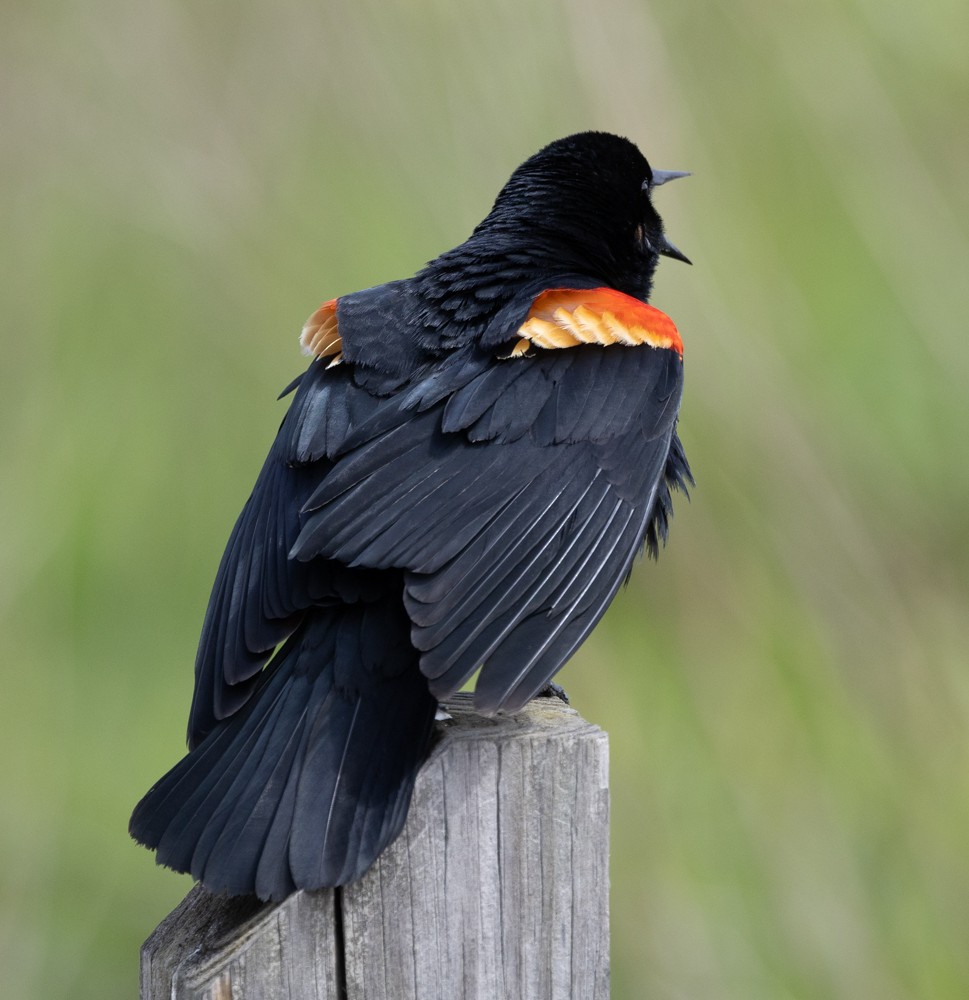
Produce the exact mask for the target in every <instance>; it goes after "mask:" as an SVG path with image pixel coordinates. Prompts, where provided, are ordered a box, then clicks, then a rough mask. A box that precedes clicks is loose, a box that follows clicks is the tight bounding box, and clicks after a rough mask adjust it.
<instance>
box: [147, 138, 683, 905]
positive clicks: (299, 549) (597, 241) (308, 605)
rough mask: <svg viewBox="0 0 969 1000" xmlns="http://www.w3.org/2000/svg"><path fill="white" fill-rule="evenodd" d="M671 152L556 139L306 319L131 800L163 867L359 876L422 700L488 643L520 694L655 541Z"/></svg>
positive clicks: (670, 431)
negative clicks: (168, 752) (488, 200)
mask: <svg viewBox="0 0 969 1000" xmlns="http://www.w3.org/2000/svg"><path fill="white" fill-rule="evenodd" d="M679 176H682V175H681V174H679V173H676V172H671V171H669V172H668V171H657V170H651V169H650V167H649V164H648V163H647V162H646V160H645V159H644V158H643V156H642V154H641V153H640V152H639V150H638V149H637V148H636V147H635V146H634V145H633V144H632V143H630V142H629V141H627V140H626V139H621V138H619V137H618V136H614V135H608V134H605V133H596V132H588V133H582V134H579V135H574V136H571V137H569V138H566V139H561V140H559V141H558V142H553V143H552V144H551V145H549V146H547V147H546V148H545V149H543V150H541V151H540V152H539V153H537V154H536V155H535V156H533V157H531V158H530V159H529V160H527V161H526V162H525V163H523V164H522V165H521V166H520V167H519V168H518V169H517V170H516V171H515V172H514V173H513V174H512V176H511V179H510V180H509V181H508V183H507V184H506V185H505V186H504V188H503V189H502V191H501V193H500V194H499V195H498V198H497V200H496V201H495V204H494V207H493V208H492V210H491V212H490V213H489V215H488V216H487V218H486V219H485V220H484V221H483V222H482V223H481V224H480V225H479V226H478V227H477V228H476V229H475V230H474V232H473V233H472V234H471V236H470V237H469V238H468V239H467V240H466V241H465V242H464V243H462V244H461V245H460V246H458V247H455V248H454V249H453V250H449V251H448V252H447V253H444V254H442V255H441V256H440V257H438V258H437V259H436V260H434V261H432V262H431V263H430V264H428V265H427V266H426V267H425V268H424V269H423V270H422V271H420V272H419V273H418V274H417V275H416V276H414V277H413V278H410V279H408V280H405V281H392V282H390V283H389V284H385V285H378V286H377V287H376V288H370V289H367V290H366V291H362V292H356V293H354V294H352V295H345V296H343V297H341V298H339V299H333V300H331V301H329V302H326V303H324V304H323V305H322V306H320V308H319V309H318V310H317V311H316V312H315V313H314V314H313V315H312V316H311V317H310V319H309V321H308V322H307V324H306V326H305V327H304V330H303V337H302V342H303V346H304V348H305V349H306V351H307V353H309V354H310V355H312V356H313V360H312V362H311V363H310V366H309V368H308V369H307V371H305V372H304V373H303V374H302V375H301V376H300V377H299V378H298V379H296V381H295V382H294V383H293V384H292V385H291V386H290V387H289V389H287V390H286V392H287V393H288V392H292V391H293V390H295V396H294V397H293V401H292V403H291V404H290V408H289V412H288V413H287V414H286V417H285V419H284V420H283V423H282V426H281V427H280V430H279V434H278V436H277V438H276V441H275V443H274V444H273V447H272V450H271V451H270V453H269V457H268V458H267V460H266V463H265V465H264V466H263V469H262V472H261V473H260V474H259V478H258V480H257V481H256V485H255V488H254V490H253V492H252V496H250V498H249V500H248V502H247V503H246V506H245V508H244V509H243V511H242V514H241V515H240V517H239V520H238V521H237V523H236V525H235V528H234V529H233V531H232V535H231V537H230V539H229V543H228V546H227V548H226V551H225V555H224V556H223V558H222V563H221V565H220V566H219V571H218V575H217V577H216V580H215V585H214V587H213V590H212V596H211V599H210V601H209V606H208V611H207V613H206V616H205V623H204V625H203V628H202V636H201V640H200V643H199V651H198V657H197V660H196V665H195V696H194V699H193V702H192V710H191V716H190V719H189V728H188V741H189V748H190V751H189V753H188V755H187V756H186V757H185V758H184V759H183V760H182V761H181V762H180V763H179V764H177V765H176V766H175V767H174V768H173V769H172V770H171V771H169V772H168V774H166V775H165V777H163V778H162V779H161V780H160V781H159V782H158V783H157V784H156V785H155V786H154V787H153V788H152V789H151V790H150V791H149V792H148V794H147V795H146V796H145V797H144V799H142V801H141V802H140V803H139V805H138V806H137V808H136V809H135V811H134V815H133V816H132V818H131V827H130V829H131V834H132V836H133V837H135V839H136V840H139V841H141V843H143V844H145V845H146V846H148V847H151V848H154V849H156V851H157V856H158V862H159V863H160V864H164V865H168V866H169V867H171V868H174V869H176V870H178V871H185V872H191V874H192V875H193V876H194V877H195V878H196V879H199V880H200V881H201V882H202V883H203V884H204V885H206V886H207V887H208V888H209V889H212V890H227V891H228V892H230V893H255V894H256V895H258V896H260V897H262V898H264V899H280V898H282V897H284V896H286V895H287V894H289V893H290V892H292V891H293V890H294V889H313V888H319V887H321V886H334V885H341V884H343V883H346V882H350V881H353V880H354V879H357V878H359V877H360V876H361V875H362V874H363V873H364V872H365V871H366V870H367V868H369V867H370V865H371V864H373V862H374V860H375V859H376V858H377V856H378V855H379V854H380V852H381V851H382V850H383V849H384V848H385V847H386V846H387V845H388V844H389V843H390V842H391V841H392V840H393V839H394V838H395V837H396V836H397V834H398V833H399V832H400V830H401V827H402V826H403V823H404V819H405V817H406V815H407V809H408V806H409V803H410V798H411V792H412V789H413V786H414V779H415V777H416V774H417V771H418V770H419V768H420V766H421V763H422V761H423V760H424V758H425V756H426V754H427V751H428V747H429V745H430V741H431V738H432V732H433V728H434V717H435V710H436V708H437V705H438V700H440V699H446V698H448V697H449V696H450V695H453V694H454V692H456V691H457V690H458V689H459V688H460V687H461V686H462V685H463V684H464V683H465V682H466V681H468V680H469V678H471V676H472V675H473V674H474V673H475V671H476V670H478V668H479V667H480V668H481V672H480V675H479V677H478V680H477V685H476V689H475V694H474V704H475V706H476V708H477V709H478V710H479V711H481V712H484V713H493V712H498V711H504V712H516V711H518V710H519V709H521V707H522V706H523V705H524V704H525V703H526V702H527V701H528V700H529V699H530V698H532V697H533V696H534V695H535V694H537V693H538V692H540V691H541V690H542V689H543V688H545V687H546V686H547V685H548V684H549V681H550V679H551V677H552V675H553V674H554V673H555V672H556V671H557V670H558V669H559V668H560V667H561V666H562V664H563V663H564V662H565V661H566V660H567V659H568V657H569V656H571V654H572V653H573V652H574V651H575V650H576V648H577V647H578V646H579V644H580V643H581V642H582V641H583V640H584V639H585V637H586V636H587V635H588V634H589V632H590V631H591V629H592V628H593V626H594V625H595V624H596V623H597V622H598V620H599V618H600V617H601V616H602V614H603V612H604V611H605V610H606V607H607V606H608V604H609V602H610V601H611V600H612V598H613V597H614V596H615V594H616V591H617V590H618V589H619V587H620V585H621V584H622V583H623V581H624V580H625V579H626V578H627V577H628V574H629V571H630V568H631V566H632V563H633V560H634V558H635V556H636V555H637V553H638V552H639V551H640V550H641V549H642V547H643V545H644V544H645V546H646V547H647V548H648V549H649V550H650V551H651V553H653V554H655V553H656V550H657V547H658V544H659V542H660V540H663V541H665V539H666V532H667V521H668V518H669V516H670V512H671V502H670V490H671V489H672V488H677V487H679V488H684V489H685V487H686V484H687V483H688V482H692V479H691V476H690V470H689V466H688V465H687V461H686V457H685V455H684V453H683V448H682V446H681V445H680V441H679V438H678V437H677V434H676V421H677V413H678V410H679V404H680V395H681V391H682V384H683V357H682V344H681V341H680V337H679V334H678V333H677V330H676V327H675V326H674V325H673V323H672V322H671V321H670V319H669V318H668V317H667V316H665V315H664V314H663V313H661V312H659V311H658V310H656V309H654V308H653V307H652V306H649V305H646V304H645V301H646V299H647V298H648V296H649V291H650V287H651V284H652V278H653V272H654V271H655V269H656V265H657V262H658V260H659V255H660V254H663V255H666V256H668V257H676V258H677V259H679V260H686V258H685V257H684V256H683V254H681V253H680V252H679V250H677V249H676V248H675V247H674V246H673V245H672V244H671V243H670V242H669V241H668V240H667V239H666V237H665V236H664V234H663V225H662V222H661V220H660V217H659V215H657V213H656V210H655V209H654V208H653V205H652V201H651V196H652V191H653V189H654V188H655V187H657V186H658V185H660V184H663V183H665V182H666V181H667V180H670V179H671V178H673V177H679ZM285 394H286V393H284V395H285ZM280 644H282V645H281V646H280ZM277 647H279V648H277ZM267 664H268V665H267Z"/></svg>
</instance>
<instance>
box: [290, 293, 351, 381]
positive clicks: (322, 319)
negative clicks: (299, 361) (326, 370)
mask: <svg viewBox="0 0 969 1000" xmlns="http://www.w3.org/2000/svg"><path fill="white" fill-rule="evenodd" d="M336 303H337V300H336V299H330V301H329V302H324V303H323V305H321V306H320V308H319V309H317V310H316V312H315V313H313V315H312V316H310V318H309V319H308V320H307V321H306V322H305V323H304V324H303V332H302V334H300V338H299V342H300V346H301V347H302V349H303V353H304V354H306V355H312V356H313V357H315V358H329V357H332V358H333V360H332V361H331V362H330V367H332V366H333V365H338V364H339V363H340V361H341V360H342V357H341V354H340V351H341V350H342V349H343V341H342V340H341V339H340V331H339V330H338V329H337V322H336Z"/></svg>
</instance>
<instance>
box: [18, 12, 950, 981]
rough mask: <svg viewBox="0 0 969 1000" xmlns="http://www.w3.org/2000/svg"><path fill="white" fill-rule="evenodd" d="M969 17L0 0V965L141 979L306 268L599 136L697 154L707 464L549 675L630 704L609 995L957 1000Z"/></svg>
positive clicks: (440, 235) (408, 260) (348, 264)
mask: <svg viewBox="0 0 969 1000" xmlns="http://www.w3.org/2000/svg"><path fill="white" fill-rule="evenodd" d="M967 20H969V19H967V11H966V7H965V5H964V4H959V3H956V2H952V0H929V2H928V3H926V4H922V5H907V6H904V5H884V4H881V5H880V4H876V3H874V2H872V0H840V2H838V0H830V2H822V3H820V4H818V3H814V4H806V3H801V4H793V5H792V4H775V5H765V4H752V3H747V2H743V0H741V2H740V3H736V4H732V5H721V6H719V7H716V6H710V5H707V6H699V5H692V4H682V3H665V2H658V0H657V2H655V3H653V4H651V5H650V6H648V7H647V6H645V5H643V4H641V3H637V2H635V0H598V2H597V3H595V4H584V5H583V4H575V3H570V4H555V3H543V2H540V0H522V2H518V3H514V4H512V3H508V2H506V0H498V2H497V3H493V4H488V5H484V4H482V5H476V6H473V7H472V6H471V5H469V4H447V3H444V2H430V0H423V2H422V0H411V2H395V3H376V2H375V0H364V2H360V3H356V4H353V5H345V4H319V3H316V4H313V3H309V2H306V0H282V2H280V3H274V4H262V5H258V6H256V7H254V6H252V5H237V4H230V3H228V2H219V3H214V4H213V3H208V4H194V5H193V4H186V3H177V2H173V0H160V2H157V3H153V4H126V3H121V2H115V0H100V2H99V3H97V4H96V5H94V6H93V7H92V6H90V5H88V6H82V5H79V4H74V3H66V4H61V5H52V4H45V3H39V4H37V3H35V4H28V3H26V2H16V0H15V3H14V4H13V5H8V8H7V10H6V12H5V17H4V32H3V35H4V37H3V40H2V41H0V46H2V48H3V50H4V51H3V52H2V54H0V55H2V58H0V67H2V68H0V79H2V83H3V87H2V93H3V127H2V129H0V180H2V184H3V189H4V198H3V199H2V205H3V207H2V208H0V212H2V219H0V222H2V232H3V239H2V241H0V267H2V273H3V281H2V285H0V287H2V296H3V303H2V315H3V323H2V329H3V333H2V338H3V340H2V362H0V379H2V389H3V391H2V393H0V518H2V522H3V524H4V528H5V530H4V531H3V533H2V538H0V566H2V567H3V569H2V576H0V618H2V628H3V632H2V634H3V637H4V643H5V664H6V666H5V670H4V680H3V688H4V697H3V710H2V716H3V722H2V725H0V760H2V761H3V768H2V778H0V798H2V802H3V814H4V819H3V822H2V823H0V856H2V858H3V864H2V865H0V970H2V971H0V981H2V982H3V983H4V986H3V987H2V992H3V994H4V995H5V996H10V997H19V998H34V997H36V998H41V997H43V998H49V997H56V996H64V997H71V998H75V1000H83V998H87V997H91V998H94V997H97V998H113V997H119V998H120V997H127V996H132V995H134V993H135V990H136V985H135V984H136V975H137V972H136V970H137V949H138V946H139V943H140V942H141V940H142V939H143V938H144V937H145V936H146V935H147V934H148V933H149V931H150V930H151V929H152V928H153V927H154V925H155V924H156V923H157V922H158V921H159V920H160V919H161V917H162V916H164V915H165V913H167V912H168V910H169V909H170V908H171V907H172V906H173V905H174V904H175V903H176V901H177V900H178V899H179V898H180V897H181V895H182V894H183V893H184V892H185V890H186V889H187V888H188V885H189V883H188V880H187V879H185V878H181V877H176V876H174V875H172V874H171V873H167V872H164V871H162V870H159V869H155V868H154V866H153V864H152V859H151V857H150V856H149V855H148V854H147V853H145V852H144V851H142V850H140V849H139V848H136V847H135V846H134V845H133V844H131V843H130V842H129V841H128V840H127V836H126V824H127V818H128V813H129V811H130V809H131V807H132V806H133V804H134V802H135V801H136V800H137V798H138V797H139V796H140V795H141V793H142V792H143V791H144V790H145V788H146V787H147V785H148V783H149V782H150V781H151V780H153V779H154V778H156V777H157V776H158V775H160V773H161V771H162V769H163V768H165V767H166V766H168V764H170V763H172V762H173V761H174V760H175V759H176V757H177V756H178V754H179V753H180V752H181V749H182V747H183V741H182V727H183V725H184V722H185V719H186V714H187V709H188V703H189V697H190V691H191V668H192V660H193V656H194V643H195V639H196V636H197V630H198V627H199V624H200V622H201V616H202V612H203V609H204V603H205V600H206V597H207V592H208V587H209V584H210V582H211V579H212V576H213V574H214V571H215V567H216V565H217V561H218V557H219V555H220V553H221V549H222V546H223V544H224V541H225V538H226V536H227V533H228V531H229V528H230V526H231V522H232V520H233V519H234V517H235V515H236V513H237V511H238V509H239V508H240V506H241V504H242V502H243V500H244V499H245V496H246V495H247V491H248V488H249V486H250V485H251V482H252V480H253V478H254V476H255V474H256V471H257V469H258V467H259V465H260V463H261V461H262V458H263V456H264V454H265V451H266V449H267V447H268V445H269V442H270V440H271V438H272V435H273V433H274V430H275V426H276V423H277V422H278V420H279V419H280V418H281V415H282V412H283V404H281V403H274V402H273V400H274V398H275V395H276V393H277V392H278V391H279V390H280V389H281V388H282V387H283V386H284V385H285V384H286V383H287V382H288V381H289V380H290V378H291V377H292V376H293V375H294V374H295V373H296V372H297V371H299V370H300V367H301V365H302V359H301V358H300V356H299V353H298V350H297V348H296V337H297V334H298V331H299V327H300V325H301V323H302V321H303V319H304V318H305V316H306V315H308V314H309V313H310V312H311V311H312V310H313V309H314V308H315V307H316V305H317V304H318V303H319V302H320V301H322V300H323V299H325V298H329V297H331V296H334V295H338V294H340V293H343V292H346V291H351V290H353V289H355V288H358V287H363V286H366V285H371V284H375V283H377V282H380V281H383V280H385V279H388V278H392V277H397V276H400V275H402V274H405V273H408V272H411V271H413V270H415V269H416V268H417V267H419V266H420V265H421V264H422V263H423V262H424V261H425V260H426V259H428V258H429V257H431V256H433V255H434V254H435V253H437V252H438V251H440V250H442V249H444V248H446V247H449V246H451V245H453V244H454V243H456V242H457V241H458V240H460V239H462V238H463V237H464V236H465V235H466V234H467V232H468V231H469V229H470V227H471V226H472V225H473V224H474V223H475V222H477V221H478V219H479V218H480V217H481V216H482V215H483V214H484V213H485V211H486V210H487V209H488V208H489V207H490V203H491V199H492V198H493V197H494V195H495V193H496V192H497V190H498V187H499V185H500V184H501V183H502V182H503V180H504V179H505V178H506V176H507V174H508V173H509V171H510V170H511V168H512V167H513V166H514V165H515V164H517V163H518V162H519V161H520V160H521V159H523V158H524V157H525V156H527V155H528V154H530V153H531V152H533V151H534V150H535V149H537V148H538V146H539V145H541V144H543V143H544V142H546V141H548V140H550V139H552V138H555V137H557V136H559V135H564V134H567V133H568V132H571V131H577V130H580V129H584V128H589V127H596V128H605V129H609V130H613V131H618V132H622V133H624V134H627V135H629V136H630V137H631V138H633V139H634V140H636V141H638V142H639V143H640V144H641V146H642V148H643V149H644V151H645V152H646V154H647V155H648V156H649V157H650V159H651V160H652V161H653V162H654V163H655V164H656V165H657V166H660V167H664V168H669V169H690V170H692V171H694V174H695V176H694V177H693V178H692V179H691V180H688V181H683V182H681V183H679V184H676V185H674V186H671V187H670V188H666V189H664V190H663V192H662V193H661V195H660V196H659V199H660V202H661V208H662V210H663V212H664V215H665V216H666V219H667V222H668V226H669V230H670V235H671V237H672V238H673V240H674V241H675V242H676V243H677V245H679V246H681V247H682V248H683V249H684V250H685V252H687V253H688V254H689V255H690V256H691V257H692V258H693V260H694V261H695V264H696V266H695V267H693V268H692V269H690V268H686V267H684V266H681V265H679V264H676V263H671V262H665V263H664V264H663V266H662V268H661V270H660V275H659V281H658V285H657V289H656V293H655V302H656V304H657V305H658V306H659V307H660V308H662V309H664V310H665V311H667V312H669V313H670V314H671V315H672V316H673V317H674V318H675V320H676V321H677V323H678V325H679V327H680V330H681V332H682V334H683V339H684V341H685V342H686V345H687V354H686V361H687V391H686V397H685V403H684V409H683V418H682V425H681V426H682V436H683V439H684V442H685V444H686V447H687V449H688V452H689V455H690V458H691V460H692V463H693V466H694V469H695V472H696V475H697V481H698V485H697V489H696V491H695V496H694V499H693V502H692V504H689V505H688V504H687V503H685V502H683V501H681V502H680V503H679V504H678V506H677V516H676V521H675V524H674V525H673V533H672V544H671V547H670V549H669V550H668V551H667V552H666V553H665V554H664V555H663V557H662V558H661V559H660V562H659V564H658V565H656V566H654V565H648V566H647V565H641V566H639V567H638V569H637V571H636V574H635V577H634V579H633V583H632V585H631V586H630V588H629V589H628V590H627V591H626V592H625V593H624V595H623V596H622V598H621V600H620V601H619V602H618V603H617V606H616V607H615V608H614V609H613V610H612V611H611V612H610V614H609V616H608V617H607V619H606V622H605V623H604V624H603V626H602V627H601V628H600V630H599V631H598V632H597V633H596V635H595V636H594V638H593V639H592V640H591V641H590V642H589V643H588V644H587V645H586V647H585V648H584V649H583V650H582V651H581V653H580V654H579V655H578V656H576V658H575V660H574V661H573V663H572V664H571V665H570V666H569V668H568V669H567V670H566V671H565V673H564V675H563V676H562V678H561V679H562V681H563V683H564V684H565V686H566V687H567V688H568V690H569V692H570V694H571V695H572V698H573V701H574V703H575V704H576V705H577V707H578V708H579V709H580V710H581V711H582V712H583V714H584V715H586V716H587V717H588V718H591V719H593V720H595V721H596V722H598V723H599V724H600V725H602V726H603V727H604V728H605V729H607V730H608V731H609V733H610V737H611V741H612V754H613V771H612V787H613V822H614V834H613V916H612V919H613V941H614V965H613V973H614V996H615V997H616V998H617V1000H622V998H634V997H636V998H639V997H647V998H661V1000H676V998H684V1000H687V998H688V1000H697V998H710V1000H722V998H737V1000H759V998H764V1000H778V998H799V1000H800V998H803V1000H826V998H845V1000H848V998H850V1000H866V998H878V1000H896V998H899V1000H901V998H912V1000H915V998H932V1000H946V998H953V1000H955V998H963V997H965V996H967V995H969V950H967V948H966V942H967V940H969V600H967V598H969V585H967V579H969V513H967V510H969V508H967V502H966V498H967V496H969V444H967V434H969V390H967V385H969V338H967V336H966V333H965V326H966V317H967V315H969V293H967V286H969V282H967V280H966V276H965V269H966V261H967V259H969V211H967V208H969V205H967V197H969V196H967V187H966V184H965V164H966V162H967V160H969V130H967V129H966V127H965V120H964V111H965V108H966V106H967V98H969V62H967V60H966V58H965V39H966V37H967V28H969V23H967Z"/></svg>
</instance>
